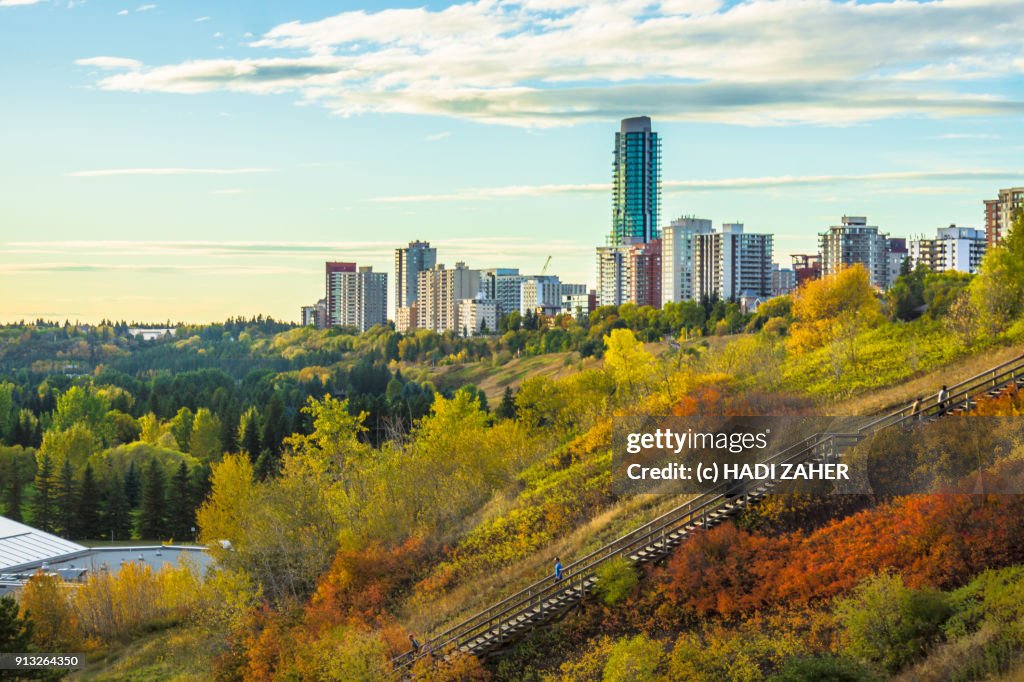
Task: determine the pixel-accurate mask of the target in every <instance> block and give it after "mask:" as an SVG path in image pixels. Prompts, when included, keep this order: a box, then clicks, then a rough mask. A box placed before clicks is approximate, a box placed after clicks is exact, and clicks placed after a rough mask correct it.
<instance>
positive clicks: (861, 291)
mask: <svg viewBox="0 0 1024 682" xmlns="http://www.w3.org/2000/svg"><path fill="white" fill-rule="evenodd" d="M793 317H794V318H795V320H796V322H794V324H793V326H792V328H791V330H790V339H789V349H790V350H792V351H794V352H797V353H802V352H806V351H810V350H814V349H816V348H821V347H823V346H826V345H829V344H838V345H839V346H840V347H841V348H843V349H844V350H845V353H846V355H847V357H848V358H849V360H850V362H854V363H855V362H856V360H857V354H856V349H857V343H856V342H857V336H858V335H859V334H860V333H861V332H862V331H864V330H866V329H869V328H871V327H874V326H877V325H879V324H881V323H882V322H883V321H884V316H883V315H882V305H881V302H880V301H879V299H878V297H877V296H876V295H875V291H874V289H873V288H872V286H871V281H870V279H869V278H868V273H867V270H865V269H864V268H863V267H862V266H860V265H854V266H852V267H849V268H843V269H842V270H840V271H839V272H837V273H836V274H834V275H831V276H829V277H825V278H823V279H819V280H816V281H813V282H808V283H807V284H805V285H803V286H802V287H800V288H799V289H797V291H796V293H795V294H794V296H793Z"/></svg>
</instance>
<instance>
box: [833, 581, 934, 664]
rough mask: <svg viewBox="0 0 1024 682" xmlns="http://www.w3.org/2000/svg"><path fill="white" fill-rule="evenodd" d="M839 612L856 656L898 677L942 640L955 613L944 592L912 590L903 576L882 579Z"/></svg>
mask: <svg viewBox="0 0 1024 682" xmlns="http://www.w3.org/2000/svg"><path fill="white" fill-rule="evenodd" d="M835 612H836V617H837V619H838V621H839V622H840V624H841V625H842V628H843V631H844V635H845V639H846V643H847V646H848V650H849V652H850V654H852V655H853V656H855V657H857V658H860V659H863V660H866V661H870V662H872V663H877V664H879V665H881V666H882V667H883V668H885V669H886V670H888V671H889V672H896V671H897V670H899V669H900V668H903V667H904V666H906V665H907V664H909V663H913V662H914V661H916V660H919V659H920V658H922V657H923V656H924V654H925V653H926V652H927V650H928V648H929V647H930V646H931V645H932V644H934V643H935V642H936V641H938V640H939V639H940V637H941V634H942V626H943V625H944V624H945V623H946V621H947V620H949V618H950V616H951V615H952V614H953V608H952V606H951V605H950V602H949V599H948V597H947V596H946V595H945V594H943V593H942V592H939V591H937V590H927V589H923V590H912V589H909V588H907V587H906V586H905V585H904V584H903V578H902V577H901V576H899V575H897V574H895V573H880V574H878V575H876V576H873V577H870V578H868V579H866V580H864V581H863V582H861V584H860V585H859V586H857V588H856V589H855V590H854V591H853V594H852V595H851V596H850V597H848V598H846V599H840V600H838V601H837V602H836V608H835Z"/></svg>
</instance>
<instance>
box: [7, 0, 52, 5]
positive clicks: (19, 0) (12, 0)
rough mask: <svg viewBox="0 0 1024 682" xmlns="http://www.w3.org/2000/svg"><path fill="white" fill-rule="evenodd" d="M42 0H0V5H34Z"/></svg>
mask: <svg viewBox="0 0 1024 682" xmlns="http://www.w3.org/2000/svg"><path fill="white" fill-rule="evenodd" d="M40 2H43V0H0V7H17V6H20V5H35V4H36V3H40Z"/></svg>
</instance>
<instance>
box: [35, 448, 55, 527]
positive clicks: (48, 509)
mask: <svg viewBox="0 0 1024 682" xmlns="http://www.w3.org/2000/svg"><path fill="white" fill-rule="evenodd" d="M52 478H53V465H52V463H51V462H50V456H49V455H48V454H46V453H45V452H44V453H42V454H41V455H40V456H39V464H38V468H37V470H36V480H35V485H36V497H35V500H33V502H32V524H33V525H34V526H35V527H36V528H38V529H39V530H41V531H46V532H47V533H50V532H53V522H54V499H53V480H52Z"/></svg>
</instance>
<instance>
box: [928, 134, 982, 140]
mask: <svg viewBox="0 0 1024 682" xmlns="http://www.w3.org/2000/svg"><path fill="white" fill-rule="evenodd" d="M932 139H934V140H998V139H999V136H998V135H996V134H994V133H945V134H944V135H936V136H935V137H933V138H932Z"/></svg>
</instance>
